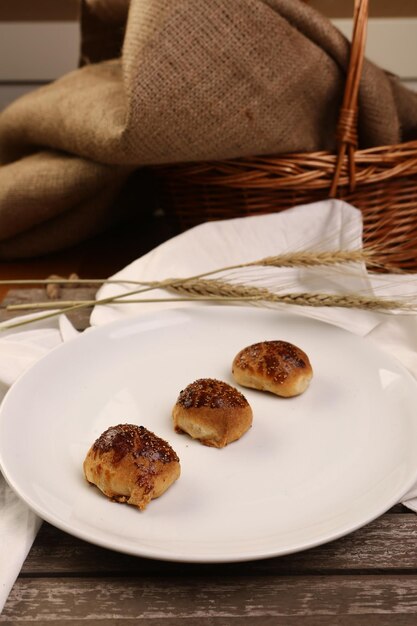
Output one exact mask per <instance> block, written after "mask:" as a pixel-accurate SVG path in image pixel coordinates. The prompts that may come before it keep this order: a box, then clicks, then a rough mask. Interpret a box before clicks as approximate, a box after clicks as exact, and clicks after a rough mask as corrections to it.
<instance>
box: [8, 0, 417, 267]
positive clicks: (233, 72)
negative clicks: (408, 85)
mask: <svg viewBox="0 0 417 626" xmlns="http://www.w3.org/2000/svg"><path fill="white" fill-rule="evenodd" d="M348 49H349V45H348V43H347V41H346V40H345V38H344V37H343V36H342V35H341V34H340V33H339V32H338V31H337V30H336V29H335V28H334V27H333V26H332V24H331V23H330V22H329V21H328V20H327V19H326V18H324V17H323V16H321V15H320V14H318V13H317V12H316V11H314V10H312V9H311V8H310V7H308V6H307V5H306V4H304V3H303V2H302V1H301V0H210V2H208V1H207V0H175V1H173V0H131V2H130V3H129V2H128V0H84V2H83V6H82V44H81V65H82V67H80V69H78V70H75V71H74V72H72V73H70V74H68V75H66V76H64V77H63V78H61V79H59V80H57V81H56V82H54V83H52V84H50V85H47V86H45V87H42V88H41V89H38V90H37V91H35V92H33V93H31V94H29V95H27V96H24V97H22V98H20V99H19V100H17V101H16V102H15V103H13V104H12V105H11V106H10V107H8V109H6V110H5V111H4V112H3V113H2V114H1V115H0V163H2V166H1V168H0V257H2V258H13V257H22V256H30V255H36V254H42V253H46V252H49V251H52V250H56V249H59V248H62V247H64V246H68V245H71V244H73V243H75V242H77V241H80V240H81V239H83V238H85V237H88V236H90V235H92V234H94V233H95V232H97V231H98V230H99V229H101V228H102V227H103V226H105V225H108V224H109V223H111V221H112V220H114V219H117V218H118V217H119V210H120V209H119V208H118V202H117V198H118V194H119V193H120V190H121V188H122V187H123V186H124V184H125V181H126V179H127V177H128V176H129V174H130V173H131V172H132V171H135V170H137V169H138V168H140V167H141V166H143V165H147V164H159V163H169V162H181V161H194V160H208V159H220V158H221V159H223V158H229V157H236V156H248V155H255V154H279V153H283V152H292V151H314V150H318V149H324V150H333V149H334V148H335V139H334V138H335V126H336V120H337V116H338V111H339V108H340V104H341V99H342V94H343V86H344V80H345V69H346V65H347V59H348ZM51 54H53V51H52V50H51ZM359 112H360V119H359V139H360V146H361V147H367V146H375V145H386V144H393V143H397V142H401V141H403V140H405V139H409V138H415V137H417V94H415V93H412V92H410V91H408V90H406V89H405V88H404V87H402V86H401V85H400V84H399V82H398V81H397V80H396V78H395V77H392V76H390V75H387V74H386V73H385V72H384V71H382V70H381V69H379V68H377V67H375V66H374V65H373V64H371V63H369V62H366V63H365V65H364V69H363V78H362V82H361V89H360V102H359ZM136 210H137V211H141V210H143V206H142V197H141V189H140V187H138V188H137V191H136ZM138 237H140V233H138Z"/></svg>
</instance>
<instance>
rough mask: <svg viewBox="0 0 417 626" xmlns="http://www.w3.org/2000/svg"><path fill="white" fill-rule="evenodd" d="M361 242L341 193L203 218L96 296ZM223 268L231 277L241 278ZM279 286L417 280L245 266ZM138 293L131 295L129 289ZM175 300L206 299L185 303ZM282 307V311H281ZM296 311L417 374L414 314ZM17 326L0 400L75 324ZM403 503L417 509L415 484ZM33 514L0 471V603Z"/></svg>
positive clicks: (399, 285) (355, 269)
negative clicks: (371, 344)
mask: <svg viewBox="0 0 417 626" xmlns="http://www.w3.org/2000/svg"><path fill="white" fill-rule="evenodd" d="M361 245H362V219H361V214H360V212H359V211H358V210H357V209H355V208H353V207H352V206H350V205H348V204H346V203H344V202H341V201H339V200H327V201H323V202H317V203H314V204H310V205H305V206H299V207H296V208H294V209H290V210H288V211H285V212H282V213H278V214H273V215H265V216H256V217H247V218H238V219H231V220H225V221H222V222H210V223H207V224H203V225H201V226H197V227H195V228H193V229H191V230H189V231H187V232H185V233H183V234H181V235H178V236H177V237H174V238H173V239H171V240H169V241H167V242H165V243H163V244H162V245H160V246H159V247H157V248H155V249H154V250H152V251H151V252H149V253H148V254H146V255H145V256H143V257H141V258H140V259H138V260H136V261H134V262H133V263H131V264H130V265H128V266H127V267H126V268H124V269H123V270H122V271H120V272H118V273H117V274H116V275H115V276H114V277H113V278H114V279H118V280H120V283H118V284H106V285H105V286H103V287H102V288H101V289H100V290H99V292H98V294H97V299H100V298H105V297H108V296H112V295H115V294H121V293H123V294H124V293H127V292H128V291H129V290H131V289H132V288H133V287H132V285H129V284H127V283H123V281H129V280H141V281H146V280H149V281H152V280H162V279H166V278H171V277H172V278H177V277H188V276H191V275H195V274H198V273H201V272H207V271H211V270H214V269H217V268H220V267H225V266H229V265H233V264H237V263H244V262H249V261H253V260H257V259H260V258H263V257H267V256H272V255H277V254H280V253H286V252H297V251H303V250H312V251H319V250H323V251H324V250H336V249H341V248H345V249H346V248H349V249H351V248H357V247H360V246H361ZM241 275H242V274H241V272H240V274H239V275H238V273H236V272H232V271H228V272H226V276H227V278H228V279H229V280H232V281H233V280H235V281H236V280H238V278H239V277H241ZM277 278H279V284H280V285H282V288H283V290H285V291H294V292H302V291H307V292H311V291H330V292H333V293H340V294H343V293H346V292H355V293H360V292H363V293H365V292H366V293H368V294H369V292H370V291H372V290H373V291H374V293H375V294H377V295H384V296H389V297H395V296H398V295H404V293H407V294H409V296H410V297H414V298H417V281H416V280H414V279H413V278H412V277H408V276H392V275H390V276H387V275H384V276H379V277H377V276H374V275H371V274H369V273H368V272H367V270H366V268H365V266H364V265H362V264H360V263H358V264H355V265H352V267H351V269H350V270H349V272H347V271H346V269H343V270H341V269H340V268H333V269H331V268H326V269H323V268H305V269H285V270H282V269H276V268H271V269H268V270H267V271H265V269H263V271H262V279H261V278H260V275H259V270H258V269H256V268H255V269H247V270H245V282H252V283H253V284H256V285H257V286H262V285H264V286H267V287H269V288H275V287H276V284H277ZM150 296H151V297H152V298H155V297H166V296H167V294H166V292H163V291H160V290H158V291H152V292H150V293H145V294H142V296H141V297H143V298H146V297H150ZM134 297H135V298H137V297H138V296H137V295H136V296H134ZM170 306H178V304H172V305H171V304H170V303H163V304H162V303H159V304H158V303H152V304H151V303H146V304H144V303H130V304H128V305H126V304H123V305H120V304H119V305H117V304H107V305H105V306H96V307H95V308H94V311H93V313H92V316H91V324H92V325H93V326H100V325H102V324H107V323H108V322H111V321H114V320H117V319H121V318H123V317H124V316H131V315H138V314H141V313H148V312H149V311H154V310H159V309H160V308H161V307H163V308H167V307H170ZM182 306H205V305H204V304H202V303H183V304H182ZM288 308H289V307H288V306H286V310H288ZM291 310H292V311H293V312H294V313H295V314H303V315H308V316H311V317H315V318H318V319H321V320H324V321H327V322H330V323H332V324H337V325H338V326H341V327H343V328H346V329H347V330H350V331H351V332H354V333H356V334H359V335H362V336H365V335H367V336H369V337H370V338H371V339H372V340H373V341H375V343H376V344H378V345H379V346H380V347H382V348H383V349H384V350H387V351H388V352H389V353H391V354H392V355H394V356H395V357H396V358H397V359H399V360H400V361H401V362H402V363H403V364H404V365H405V367H407V368H408V369H409V370H410V372H411V373H412V374H413V376H415V377H416V378H417V316H414V315H412V316H411V315H410V316H404V315H390V316H386V315H383V314H381V313H374V312H369V311H358V310H352V309H333V308H324V307H323V308H306V307H295V306H293V307H291ZM24 328H25V330H20V331H8V332H7V333H5V332H4V331H3V332H2V333H1V334H0V400H1V398H2V394H3V395H4V393H5V391H6V390H7V388H8V387H9V386H10V385H11V384H12V383H13V382H14V381H15V380H16V378H17V377H18V376H19V375H20V374H21V373H22V372H23V371H24V370H26V369H27V368H28V367H30V365H31V364H32V363H34V362H36V361H37V360H38V359H39V358H41V357H42V356H43V355H44V354H47V353H48V352H49V351H50V350H51V349H53V348H54V347H55V346H57V345H59V344H60V343H61V342H62V341H66V340H67V339H71V338H72V337H73V336H74V335H76V334H77V333H76V331H74V329H73V328H72V326H71V324H69V322H68V320H67V319H66V318H65V317H64V316H60V318H59V319H58V320H57V319H56V318H55V319H54V318H52V320H51V319H50V320H47V321H45V322H43V323H41V322H37V323H36V324H34V325H31V327H30V328H29V327H24ZM403 503H404V504H405V505H406V506H408V507H409V508H410V509H413V510H414V511H416V512H417V485H416V487H415V489H414V490H412V491H410V492H409V493H408V494H407V495H406V496H405V498H404V499H403ZM39 526H40V520H39V519H38V518H37V517H36V516H35V515H34V514H33V513H32V512H30V510H29V509H28V508H27V507H26V505H25V504H24V503H22V502H21V501H20V500H19V499H18V498H17V497H16V496H15V495H14V494H13V492H12V491H11V489H10V488H9V487H8V486H7V485H6V484H5V482H4V480H3V479H2V477H1V476H0V541H1V545H2V550H1V552H0V610H1V609H2V607H3V605H4V602H5V601H6V599H7V596H8V593H9V591H10V589H11V587H12V585H13V583H14V581H15V579H16V577H17V575H18V573H19V571H20V568H21V566H22V564H23V561H24V559H25V558H26V555H27V553H28V551H29V549H30V547H31V545H32V542H33V540H34V538H35V536H36V532H37V530H38V528H39Z"/></svg>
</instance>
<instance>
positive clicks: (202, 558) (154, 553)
mask: <svg viewBox="0 0 417 626" xmlns="http://www.w3.org/2000/svg"><path fill="white" fill-rule="evenodd" d="M208 309H212V311H213V310H216V311H217V312H218V311H219V310H221V311H222V313H225V312H226V314H228V312H229V313H231V312H233V313H236V312H237V311H240V313H239V314H242V315H243V314H244V313H245V312H251V313H252V314H253V313H255V314H256V313H259V312H261V311H262V312H268V311H269V312H270V313H271V311H273V313H274V314H276V315H280V316H285V317H287V318H300V319H303V320H304V321H306V320H307V321H308V323H309V324H313V325H318V326H322V327H325V326H332V327H335V328H337V329H338V331H340V332H341V333H343V334H347V335H351V336H353V337H356V338H357V339H358V340H360V341H361V342H363V343H364V344H367V345H368V346H370V347H371V349H372V350H373V351H374V352H376V353H379V354H381V355H383V356H384V357H385V358H388V359H389V360H391V361H392V362H393V363H395V364H396V366H397V368H398V369H399V370H400V371H401V373H402V375H403V376H405V377H406V378H408V380H409V381H411V383H412V384H413V385H414V386H416V391H417V381H416V379H415V378H414V377H413V376H412V374H411V373H410V372H409V371H408V370H407V368H406V367H405V366H404V365H403V364H402V363H401V362H400V361H399V360H398V359H397V358H396V357H395V356H394V355H391V354H390V353H388V352H385V351H384V350H382V348H380V347H379V346H378V345H376V344H375V343H373V342H372V341H371V340H370V339H369V338H368V337H366V336H365V337H361V336H359V335H356V334H355V333H352V332H351V331H349V330H347V329H344V328H342V327H340V326H339V325H337V324H333V323H332V322H326V321H324V320H319V319H316V318H312V317H308V316H307V315H303V314H301V313H300V314H298V313H297V314H294V313H292V312H285V311H281V310H279V311H278V310H273V309H269V308H268V309H260V308H257V307H250V306H238V307H236V306H233V305H231V306H230V305H216V304H214V305H210V307H203V308H200V307H195V308H194V307H192V308H188V307H177V308H174V309H173V308H170V309H167V310H160V311H157V312H156V311H153V312H149V313H146V312H145V313H141V314H134V315H132V316H126V317H123V318H121V319H118V320H114V321H112V322H109V323H107V324H103V325H100V326H91V327H88V328H87V329H86V330H87V334H88V335H89V336H91V335H92V334H95V335H96V334H99V335H100V334H102V333H104V334H105V335H108V334H109V333H110V332H111V331H112V330H113V329H115V328H118V327H122V328H123V327H125V326H128V327H129V326H131V325H132V324H137V323H140V322H141V321H142V320H144V319H146V318H149V317H155V316H157V317H158V318H159V317H160V316H161V315H162V316H163V317H164V316H168V317H169V316H171V315H172V314H173V313H175V312H178V311H180V312H181V313H186V314H191V315H193V313H194V312H198V311H199V310H200V311H201V310H204V311H207V310H208ZM142 332H143V331H142ZM145 332H146V331H145ZM84 333H85V331H84V332H82V333H80V335H79V336H78V337H74V338H73V339H72V340H71V341H68V342H64V343H62V344H60V345H58V346H55V347H54V348H52V349H51V350H50V351H49V352H48V353H47V354H46V355H44V356H43V357H41V358H40V359H39V360H38V361H37V362H36V363H34V364H33V365H32V366H31V367H29V369H28V370H26V371H25V372H23V373H22V374H21V375H20V376H19V377H18V379H17V380H16V382H15V383H14V384H13V385H12V386H11V387H10V388H9V390H8V391H7V392H6V394H5V397H4V398H3V401H2V402H1V404H0V427H1V425H2V423H3V420H4V419H5V418H4V414H5V413H6V414H7V411H8V408H7V407H8V405H9V403H11V402H14V396H15V395H16V394H17V393H18V391H19V386H20V384H21V382H20V381H22V380H25V379H26V378H29V377H31V376H33V371H34V369H35V368H37V367H38V365H39V364H40V363H41V362H42V363H44V362H47V361H49V359H50V358H51V354H52V353H57V352H65V351H66V350H67V349H68V346H70V345H74V343H75V342H77V343H78V344H81V343H83V342H84V337H85V336H86V335H85V334H84ZM23 384H24V383H23ZM414 469H415V472H414V474H413V475H411V473H410V475H409V476H408V479H407V480H404V481H402V485H401V488H399V489H398V490H397V492H395V494H391V497H390V498H389V499H388V500H387V501H386V503H384V504H383V505H381V506H380V507H379V508H377V509H375V510H374V511H373V512H372V514H368V515H366V519H364V520H358V521H357V522H356V523H354V524H348V525H347V526H348V527H346V528H343V527H341V528H340V529H339V530H333V531H332V532H328V533H327V534H324V535H323V536H322V537H320V538H319V539H317V540H314V541H311V540H307V541H304V542H301V543H300V544H299V545H297V546H292V547H289V548H288V549H285V548H284V549H279V550H275V551H268V552H267V553H266V552H265V553H262V552H260V551H257V552H256V554H255V553H254V554H252V555H251V554H249V553H247V554H245V555H232V556H231V555H226V556H225V557H219V556H218V555H216V556H213V557H210V556H208V555H207V554H206V553H205V554H204V555H202V554H200V555H199V554H195V556H193V557H191V556H190V555H189V554H188V555H186V556H183V557H182V556H181V554H174V555H170V554H166V553H164V550H163V548H162V552H161V553H158V550H156V549H155V548H150V549H147V548H146V547H144V546H143V545H142V546H139V547H138V548H139V549H134V548H133V547H132V548H131V549H130V548H129V547H128V546H127V545H126V546H124V547H122V546H121V545H118V546H115V544H114V542H112V541H111V539H110V538H109V539H102V538H101V537H99V538H92V536H91V534H89V533H88V532H86V531H84V530H83V529H82V528H79V527H74V525H71V524H69V523H68V522H66V521H65V520H64V519H61V517H60V516H58V515H56V516H55V515H53V514H49V513H48V512H46V511H45V509H44V508H43V507H42V506H41V505H39V504H38V503H37V502H36V501H35V500H34V499H33V498H32V497H30V495H28V494H26V493H22V492H24V489H22V488H21V487H20V486H19V485H17V484H16V481H15V480H14V479H13V477H12V476H10V473H9V471H8V468H7V467H5V464H4V459H3V453H2V444H1V441H0V471H1V472H2V474H3V477H4V478H5V480H6V482H7V483H8V484H9V486H10V487H11V489H12V490H13V491H14V492H15V493H16V494H17V495H18V496H19V498H20V499H22V501H23V502H25V503H26V504H27V506H29V508H30V509H31V510H32V511H33V512H34V513H35V514H37V515H38V516H39V517H40V518H41V519H42V520H44V521H46V522H48V523H50V524H51V525H53V526H55V527H56V528H59V529H60V530H62V531H64V532H67V533H68V534H70V535H72V536H74V537H77V538H79V539H81V540H83V541H86V542H88V543H91V544H93V545H97V546H99V547H102V548H106V549H110V550H115V551H117V552H120V553H123V554H128V555H131V556H136V557H139V558H150V559H157V560H163V561H168V562H182V563H232V562H245V561H253V560H262V559H268V558H277V557H279V556H285V555H288V554H294V553H297V552H300V551H304V550H306V549H310V548H314V547H317V546H320V545H324V544H326V543H330V542H332V541H335V540H337V539H339V538H341V537H344V536H347V535H349V534H351V533H353V532H355V531H356V530H358V529H360V528H362V527H364V526H366V525H367V524H369V523H371V522H372V521H374V520H375V519H377V518H378V517H380V516H381V515H383V514H384V513H385V512H387V511H388V510H389V509H390V508H391V507H392V506H394V505H395V504H397V503H398V502H400V500H401V498H402V497H403V496H404V495H405V494H406V493H407V492H408V491H409V490H410V489H411V488H412V487H413V485H414V484H415V483H416V482H417V461H416V464H415V468H414ZM130 543H132V542H130ZM160 551H161V548H160Z"/></svg>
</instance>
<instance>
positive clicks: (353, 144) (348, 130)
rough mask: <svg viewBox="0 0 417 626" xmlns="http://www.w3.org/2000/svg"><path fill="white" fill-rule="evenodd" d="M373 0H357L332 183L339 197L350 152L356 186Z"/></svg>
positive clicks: (332, 190)
mask: <svg viewBox="0 0 417 626" xmlns="http://www.w3.org/2000/svg"><path fill="white" fill-rule="evenodd" d="M368 9H369V0H355V7H354V16H353V34H352V43H351V48H350V57H349V65H348V70H347V76H346V85H345V91H344V95H343V102H342V107H341V109H340V113H339V121H338V124H337V129H336V140H337V160H336V167H335V170H334V173H333V180H332V185H331V187H330V193H329V197H330V198H335V197H336V193H337V187H338V184H339V179H340V174H341V171H342V165H343V161H344V158H345V156H346V153H347V156H348V166H349V189H350V191H354V189H355V187H356V172H355V150H356V148H357V147H358V93H359V83H360V80H361V75H362V66H363V60H364V56H365V46H366V33H367V26H368Z"/></svg>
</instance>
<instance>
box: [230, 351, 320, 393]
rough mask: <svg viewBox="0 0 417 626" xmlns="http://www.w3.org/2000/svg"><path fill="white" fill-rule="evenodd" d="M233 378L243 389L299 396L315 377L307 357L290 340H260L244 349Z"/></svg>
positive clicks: (236, 358) (239, 355) (236, 363)
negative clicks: (248, 388) (250, 388)
mask: <svg viewBox="0 0 417 626" xmlns="http://www.w3.org/2000/svg"><path fill="white" fill-rule="evenodd" d="M232 373H233V376H234V379H235V380H236V382H237V383H239V384H240V385H243V386H244V387H252V388H253V389H261V390H262V391H271V392H272V393H275V394H276V395H278V396H283V397H285V398H289V397H291V396H298V395H299V394H301V393H303V391H305V390H306V389H307V387H308V386H309V384H310V381H311V379H312V377H313V369H312V367H311V364H310V361H309V358H308V356H307V355H306V353H305V352H303V351H302V350H301V349H300V348H298V347H297V346H294V345H293V344H292V343H288V342H287V341H261V342H259V343H255V344H253V345H251V346H248V347H246V348H244V349H243V350H241V351H240V352H239V353H238V354H237V355H236V356H235V358H234V360H233V365H232Z"/></svg>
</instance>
